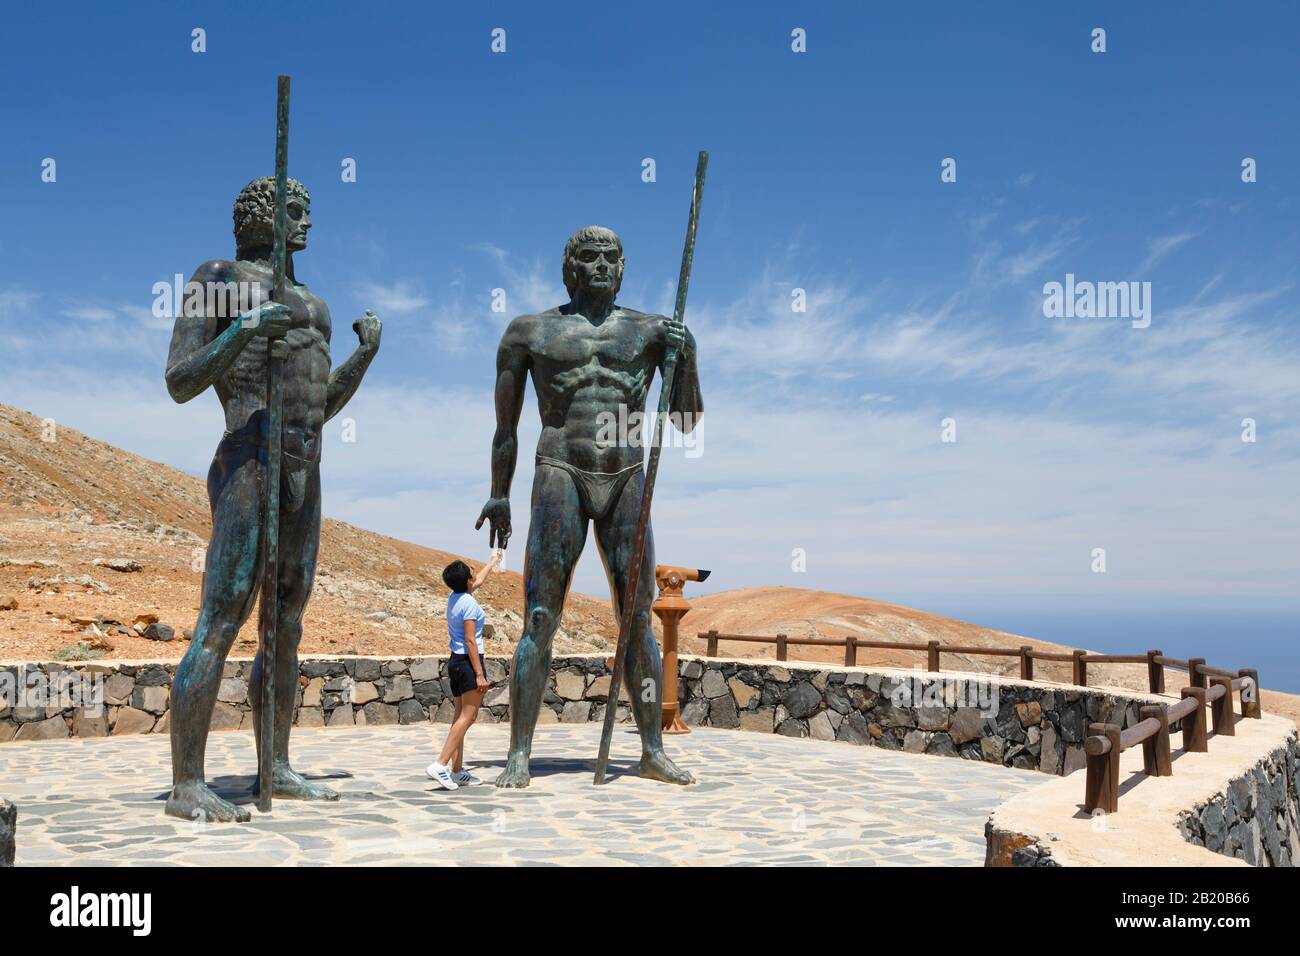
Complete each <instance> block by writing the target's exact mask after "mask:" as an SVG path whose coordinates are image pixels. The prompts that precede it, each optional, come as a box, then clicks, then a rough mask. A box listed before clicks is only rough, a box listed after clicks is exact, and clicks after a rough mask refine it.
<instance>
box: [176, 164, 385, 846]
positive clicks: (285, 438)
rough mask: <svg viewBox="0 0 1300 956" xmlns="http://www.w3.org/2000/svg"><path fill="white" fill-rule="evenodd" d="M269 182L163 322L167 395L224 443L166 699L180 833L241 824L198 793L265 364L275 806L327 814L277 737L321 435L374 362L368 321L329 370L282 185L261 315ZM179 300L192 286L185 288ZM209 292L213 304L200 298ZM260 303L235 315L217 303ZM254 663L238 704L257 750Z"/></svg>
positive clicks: (241, 591) (247, 527) (297, 622)
mask: <svg viewBox="0 0 1300 956" xmlns="http://www.w3.org/2000/svg"><path fill="white" fill-rule="evenodd" d="M274 194H275V180H274V179H273V178H272V177H264V178H262V179H255V180H253V181H252V182H251V183H249V184H248V185H247V186H245V187H244V189H243V190H242V191H241V192H240V194H239V198H238V199H236V200H235V247H236V251H235V258H234V259H233V260H229V261H228V260H223V259H215V260H212V261H210V262H206V263H204V264H203V265H202V266H200V267H199V269H198V271H197V272H196V273H195V274H194V277H193V278H192V279H191V283H198V284H199V286H201V287H202V288H203V289H204V290H207V291H208V293H209V294H205V295H203V296H202V300H203V301H202V304H201V305H199V306H198V307H195V304H194V303H193V302H192V301H191V299H190V298H189V297H188V296H187V298H186V307H185V308H184V309H182V310H181V315H179V316H178V317H177V319H176V325H175V330H174V331H173V333H172V343H171V353H170V355H169V357H168V362H167V389H168V391H169V392H170V393H171V396H172V398H173V399H175V400H176V401H177V402H188V401H189V400H190V399H192V398H194V397H195V396H196V395H198V394H200V393H201V392H203V391H205V390H206V389H207V388H208V386H209V385H210V386H212V387H213V388H214V389H215V391H216V393H217V397H218V398H219V399H220V400H221V406H222V408H223V409H224V411H225V416H226V432H225V435H224V436H223V437H222V439H221V443H220V444H219V445H218V446H217V452H216V455H215V457H214V458H213V460H212V467H211V469H210V470H209V471H208V497H209V499H210V501H211V504H212V539H211V542H210V543H209V546H208V551H207V559H206V571H205V573H204V576H203V598H202V605H201V607H200V610H199V619H198V623H197V624H196V625H195V628H194V638H193V642H192V643H191V644H190V648H189V650H188V651H187V652H186V654H185V658H184V659H183V660H182V661H181V663H180V666H179V667H178V668H177V671H176V678H175V680H174V681H173V683H172V691H171V743H172V792H171V796H170V797H169V798H168V800H167V812H168V813H169V814H172V815H174V816H178V817H184V818H186V819H195V818H201V819H204V820H208V821H244V820H248V819H249V816H250V815H249V812H248V811H247V810H246V809H244V808H242V807H237V806H235V805H234V804H232V803H230V802H229V801H228V800H224V799H222V798H221V797H219V796H217V794H216V793H214V792H213V791H212V790H211V789H210V788H209V787H208V785H207V783H206V782H205V780H204V768H203V759H204V752H205V749H206V746H207V738H208V726H209V723H210V722H211V719H212V710H213V707H214V706H215V704H216V700H217V690H218V687H219V686H220V683H221V674H222V665H223V663H224V662H225V659H226V655H227V654H229V653H230V648H231V645H232V644H233V643H234V640H235V636H236V635H237V634H238V633H239V629H240V626H241V625H243V623H244V622H245V621H246V620H247V619H248V615H249V613H250V612H251V611H252V609H253V603H254V601H255V599H256V597H257V593H258V588H259V585H260V583H261V579H262V548H261V543H262V537H263V533H264V529H263V523H264V518H263V513H262V488H263V485H264V483H265V470H266V467H267V432H268V424H267V410H266V394H267V390H266V382H267V355H268V351H271V352H273V354H274V355H275V356H276V357H283V359H284V363H283V395H284V410H283V416H284V419H283V426H282V428H281V436H282V437H281V448H282V451H281V469H280V471H281V481H280V486H281V488H280V507H279V511H280V514H279V529H280V532H279V534H280V544H279V549H280V559H279V561H280V569H279V582H278V591H277V593H278V595H279V615H278V618H279V620H278V622H277V640H276V647H275V664H274V669H273V670H274V681H275V694H274V702H275V717H274V727H273V728H270V729H269V732H271V733H272V734H273V735H274V752H275V759H274V763H273V769H272V787H273V789H272V792H273V794H274V796H276V797H287V798H297V799H307V800H335V799H337V798H338V794H337V793H336V792H334V791H333V790H330V789H329V788H328V787H323V786H320V785H317V784H312V783H310V782H308V781H307V780H306V779H305V778H304V777H303V776H302V775H301V774H299V773H298V772H297V771H295V770H294V769H293V768H292V767H291V766H290V765H289V730H290V726H291V724H292V723H293V712H294V705H295V703H296V697H297V694H296V692H297V687H298V643H299V641H300V640H301V638H302V616H303V611H304V610H305V609H306V606H307V599H308V597H309V596H310V595H311V588H312V581H313V577H314V575H315V571H316V552H317V549H318V546H319V543H320V470H319V469H320V456H321V432H322V429H323V427H324V425H325V422H326V421H328V420H329V419H330V418H332V417H334V416H335V415H337V414H338V413H339V411H340V410H341V409H342V408H343V406H344V405H346V404H347V402H348V400H349V399H350V398H351V397H352V395H353V394H354V393H355V392H356V390H357V386H358V385H360V384H361V378H362V376H363V375H365V372H366V369H367V368H368V367H369V365H370V363H371V361H372V360H373V359H374V357H375V353H376V352H377V351H378V350H379V338H380V322H379V319H377V318H376V317H375V316H374V315H373V314H371V313H369V312H367V313H366V315H365V316H364V317H362V318H360V319H358V320H357V321H356V322H355V323H353V326H352V327H353V330H354V331H355V332H356V334H357V338H358V339H359V345H358V347H357V349H356V351H355V352H353V353H352V355H351V356H350V357H349V358H348V359H347V361H345V362H344V363H343V364H342V365H340V366H339V367H338V368H336V369H334V370H333V371H331V370H330V334H331V323H330V314H329V310H328V309H327V308H326V307H325V303H324V302H322V301H321V300H320V299H319V298H317V297H316V296H315V295H313V294H312V293H311V292H310V291H309V290H308V288H307V287H306V286H305V285H302V284H300V283H299V282H298V281H297V280H296V278H295V276H294V268H293V256H294V253H296V252H300V251H302V250H303V249H305V248H306V246H307V230H308V229H310V228H311V217H310V207H311V197H310V196H309V195H308V193H307V190H306V189H305V188H304V187H303V185H302V184H301V183H299V182H297V181H295V180H292V179H291V180H289V181H288V194H287V196H288V204H287V209H288V218H289V229H288V235H287V241H286V247H287V250H286V264H285V270H286V271H285V275H286V280H287V281H286V291H285V300H284V303H283V304H279V303H273V302H271V292H272V265H271V257H272V219H273V204H274ZM187 288H193V286H190V287H187ZM213 291H215V292H216V293H217V294H210V293H212V292H213ZM250 300H251V301H252V302H257V303H265V304H261V305H256V306H255V307H253V308H251V309H248V310H247V311H242V312H241V311H240V310H239V309H232V308H230V303H231V302H234V301H238V302H248V301H250ZM262 665H263V658H262V650H261V649H260V648H259V650H258V654H257V659H256V661H255V662H254V664H253V674H252V679H251V680H250V681H249V691H250V698H251V704H252V713H253V718H254V722H253V726H254V730H255V732H256V734H257V738H258V739H259V740H260V739H261V735H262V734H264V733H267V732H268V728H265V727H263V726H261V719H260V716H261V708H260V706H259V705H260V702H261V691H262V680H261V674H262Z"/></svg>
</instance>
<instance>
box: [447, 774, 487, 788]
mask: <svg viewBox="0 0 1300 956" xmlns="http://www.w3.org/2000/svg"><path fill="white" fill-rule="evenodd" d="M454 778H455V780H456V785H457V786H460V787H477V786H478V785H479V784H480V783H482V782H483V781H482V780H480V779H479V778H478V777H476V776H474V775H473V774H472V773H470V772H469V771H468V770H462V771H461V772H460V773H458V774H455V775H454Z"/></svg>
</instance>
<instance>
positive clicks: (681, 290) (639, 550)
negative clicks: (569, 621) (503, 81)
mask: <svg viewBox="0 0 1300 956" xmlns="http://www.w3.org/2000/svg"><path fill="white" fill-rule="evenodd" d="M708 166H709V154H708V151H707V150H703V149H702V150H700V155H699V158H698V159H697V160H696V162H695V189H694V190H693V191H692V193H691V213H690V217H689V218H688V219H687V221H686V245H685V246H683V248H682V271H681V272H680V273H679V274H678V276H677V302H676V304H675V305H674V306H673V318H674V319H676V320H677V321H678V322H682V321H684V320H685V316H686V290H687V288H688V287H689V286H690V284H691V263H692V262H693V261H694V259H695V229H696V227H697V226H698V225H699V222H700V202H701V200H703V198H704V173H705V170H707V169H708ZM676 371H677V349H675V348H673V347H672V346H671V345H670V346H669V347H668V349H667V353H666V354H665V355H664V369H663V383H662V385H661V386H660V389H659V413H658V414H657V415H656V416H655V428H654V444H652V445H651V446H650V460H649V462H647V464H646V469H645V483H644V485H643V486H642V489H641V514H640V515H639V516H638V518H637V522H636V536H635V538H633V541H632V557H631V560H630V561H629V562H628V569H627V580H625V581H624V582H623V594H622V596H621V598H620V600H619V611H620V615H619V622H618V644H617V645H616V646H615V648H614V671H613V673H612V674H610V678H609V700H608V703H606V705H605V725H604V727H602V728H601V732H600V753H599V754H598V755H597V757H596V779H595V781H594V782H595V783H597V784H601V783H604V782H605V767H606V766H607V765H608V764H609V744H610V740H611V739H612V738H613V736H614V717H615V713H616V711H617V710H618V695H619V689H620V688H621V687H622V682H623V661H624V659H625V658H626V657H627V645H628V642H629V640H630V639H631V636H632V622H633V621H634V620H636V611H637V608H636V599H637V591H638V586H639V585H640V583H641V566H642V565H643V564H644V563H645V543H646V537H647V535H648V534H649V531H650V501H651V499H652V498H653V497H654V492H655V478H656V476H658V474H659V450H660V448H661V447H662V445H663V433H664V420H665V419H666V418H667V417H668V406H669V403H670V402H671V401H672V395H673V378H674V376H675V373H676Z"/></svg>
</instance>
